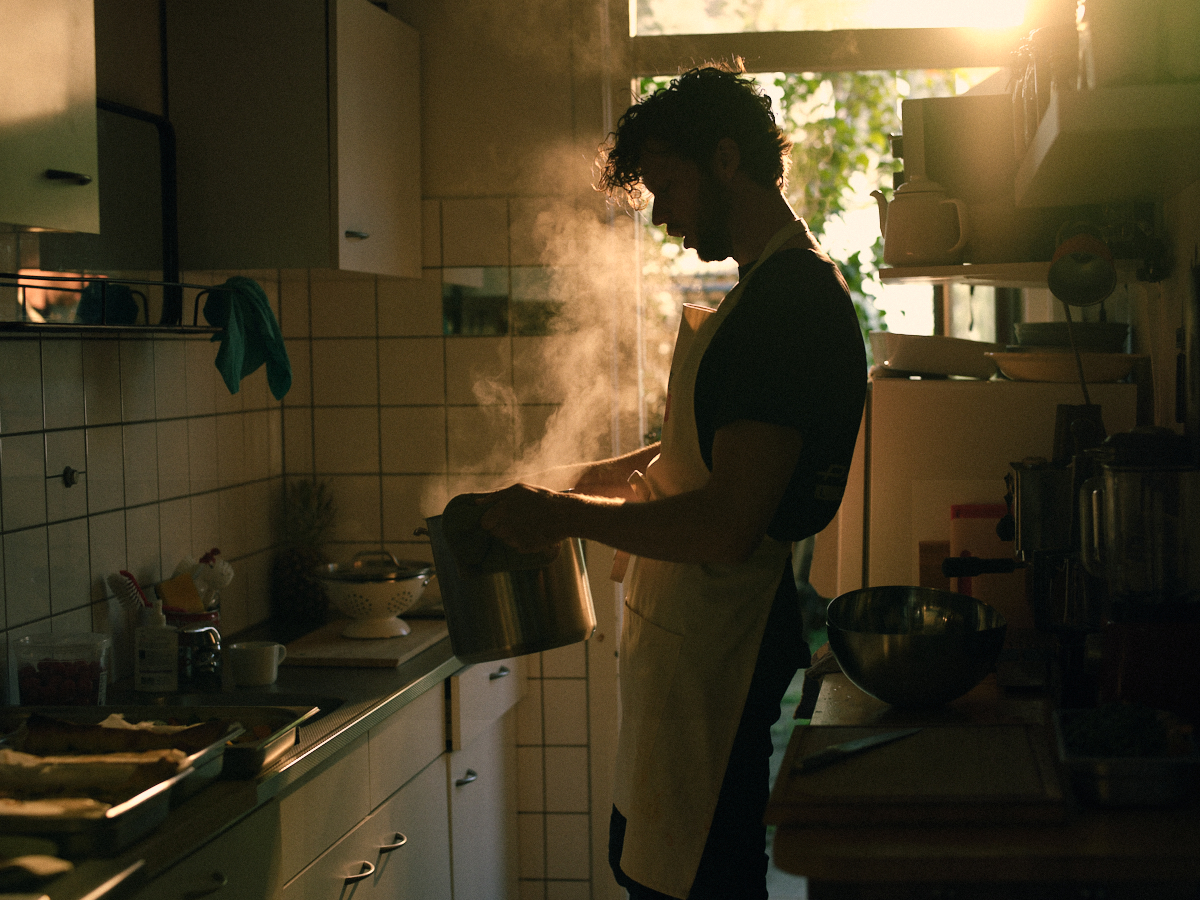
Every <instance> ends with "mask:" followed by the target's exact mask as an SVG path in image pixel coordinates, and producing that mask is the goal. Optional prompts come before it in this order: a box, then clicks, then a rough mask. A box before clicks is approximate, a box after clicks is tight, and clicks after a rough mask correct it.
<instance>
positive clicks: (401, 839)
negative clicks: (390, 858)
mask: <svg viewBox="0 0 1200 900" xmlns="http://www.w3.org/2000/svg"><path fill="white" fill-rule="evenodd" d="M392 840H394V841H395V842H396V843H394V844H384V845H383V846H382V847H380V848H379V852H380V853H391V852H392V851H393V850H399V849H400V848H401V847H403V846H404V845H405V844H407V843H408V838H407V837H406V836H405V835H403V834H401V833H400V832H398V831H397V832H396V836H395V837H394V838H392Z"/></svg>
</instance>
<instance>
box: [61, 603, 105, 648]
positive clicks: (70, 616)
mask: <svg viewBox="0 0 1200 900" xmlns="http://www.w3.org/2000/svg"><path fill="white" fill-rule="evenodd" d="M91 630H92V611H91V609H90V608H89V607H87V606H82V607H80V608H79V609H72V610H69V611H68V612H65V613H62V614H61V615H56V616H51V618H50V632H51V633H52V634H86V633H87V632H89V631H91ZM110 652H111V651H110Z"/></svg>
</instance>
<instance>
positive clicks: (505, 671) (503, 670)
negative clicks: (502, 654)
mask: <svg viewBox="0 0 1200 900" xmlns="http://www.w3.org/2000/svg"><path fill="white" fill-rule="evenodd" d="M511 674H512V671H511V670H510V669H509V668H508V666H501V667H500V668H499V669H497V670H496V671H495V672H493V673H492V674H491V675H489V676H488V681H495V680H496V679H497V678H505V677H507V676H509V675H511Z"/></svg>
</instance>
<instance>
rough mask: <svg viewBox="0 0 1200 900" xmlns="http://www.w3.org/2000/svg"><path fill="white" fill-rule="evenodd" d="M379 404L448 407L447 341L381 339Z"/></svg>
mask: <svg viewBox="0 0 1200 900" xmlns="http://www.w3.org/2000/svg"><path fill="white" fill-rule="evenodd" d="M379 402H380V403H383V404H384V405H401V406H403V405H413V406H415V405H417V404H422V403H437V404H442V403H445V402H446V353H445V339H443V338H441V337H436V338H381V339H380V341H379Z"/></svg>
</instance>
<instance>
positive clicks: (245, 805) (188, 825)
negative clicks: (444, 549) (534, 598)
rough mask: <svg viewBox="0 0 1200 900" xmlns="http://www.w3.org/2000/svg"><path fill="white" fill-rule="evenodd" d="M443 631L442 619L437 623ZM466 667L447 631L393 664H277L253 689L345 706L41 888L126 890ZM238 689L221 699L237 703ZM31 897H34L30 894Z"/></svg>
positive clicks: (78, 896)
mask: <svg viewBox="0 0 1200 900" xmlns="http://www.w3.org/2000/svg"><path fill="white" fill-rule="evenodd" d="M441 627H442V628H443V629H444V628H445V625H444V623H442V625H441ZM463 668H464V664H463V663H461V662H460V661H459V660H458V659H457V658H456V657H455V656H454V654H453V652H452V650H451V648H450V638H449V634H448V633H445V634H444V635H443V636H442V637H441V638H440V639H439V640H437V641H436V642H435V643H434V644H432V645H431V646H430V647H428V648H427V649H426V650H423V651H422V652H421V653H419V654H418V655H416V656H415V657H413V658H412V659H411V660H408V661H407V662H404V663H403V664H401V665H400V666H398V667H396V668H392V669H372V668H332V667H302V666H282V667H281V668H280V670H279V679H278V681H276V683H275V684H274V685H272V686H270V687H268V688H255V689H254V693H255V694H258V695H261V694H262V692H264V691H266V692H272V693H276V694H278V695H279V696H280V698H281V703H282V704H284V705H290V704H287V703H286V700H287V699H288V698H289V697H295V696H298V695H307V696H319V697H336V698H339V699H341V700H342V704H341V705H340V706H339V707H337V708H336V709H334V710H332V711H330V712H329V713H327V714H325V715H322V716H321V717H320V718H318V719H316V720H315V721H313V722H312V723H311V724H306V725H302V726H301V727H300V729H299V740H298V742H297V744H296V746H295V747H294V748H292V749H291V750H289V751H288V752H287V753H286V754H285V755H284V756H282V757H280V759H278V760H277V761H276V762H275V763H274V764H272V765H271V766H270V767H269V768H267V769H264V770H263V771H262V772H261V773H260V774H259V775H258V776H257V777H255V778H253V779H246V780H229V779H221V778H219V779H217V780H216V781H214V782H212V783H211V784H209V785H207V786H206V787H204V788H203V789H202V790H200V791H199V792H198V793H197V794H196V795H195V796H193V797H191V798H189V799H187V800H186V801H184V802H183V803H182V804H180V805H179V806H178V807H177V808H175V809H173V810H172V811H171V813H170V815H169V816H168V818H167V820H166V821H165V822H164V823H163V824H162V825H161V826H160V827H159V828H157V829H156V830H155V831H153V832H151V833H150V834H149V835H147V836H146V837H145V838H143V839H142V840H140V841H139V842H137V843H136V844H134V845H132V846H131V847H128V848H127V849H126V850H124V851H123V852H121V853H120V854H118V855H117V856H114V857H111V858H107V859H89V860H84V861H76V865H75V868H74V869H73V870H72V871H70V872H68V873H66V874H65V875H62V876H60V877H59V878H57V879H55V880H54V881H52V882H50V883H49V884H47V885H44V886H43V887H42V890H43V891H44V893H45V894H46V895H47V896H48V897H49V898H50V900H101V898H110V897H111V898H116V897H121V896H125V895H126V894H127V893H129V892H132V891H133V890H136V888H137V887H138V886H139V885H141V884H144V883H145V882H146V881H148V880H150V879H152V878H154V877H156V876H157V875H159V874H161V873H162V872H164V871H166V870H167V869H169V868H170V867H171V866H172V865H174V864H175V863H176V862H178V861H179V860H181V859H183V858H184V857H186V856H188V855H189V854H191V853H192V852H193V851H195V850H197V849H199V848H200V847H201V846H203V845H204V844H205V843H207V842H208V841H210V840H211V839H212V838H214V837H216V836H217V835H218V834H220V833H221V832H222V831H224V830H226V829H227V828H229V827H230V826H232V825H233V824H235V823H236V822H237V821H239V820H240V819H242V818H244V817H245V816H247V815H249V814H250V813H251V812H253V811H254V810H255V809H256V808H258V807H259V806H260V805H262V804H263V803H266V802H267V801H268V800H270V799H271V798H272V797H275V796H277V795H278V794H280V793H281V792H283V791H285V790H286V789H288V788H289V787H291V786H292V785H294V784H296V783H297V782H299V781H301V780H302V779H304V777H305V776H306V775H308V774H309V773H311V772H313V771H314V770H315V769H318V768H320V767H321V766H323V765H324V764H325V763H327V762H329V761H330V760H332V759H333V758H335V757H336V756H337V755H338V754H339V753H340V751H342V750H343V749H345V748H346V747H348V746H349V745H350V744H351V743H353V742H354V741H356V740H357V739H358V738H360V737H361V736H363V735H364V734H366V733H367V731H368V730H369V729H370V728H371V727H372V726H374V725H377V724H379V723H380V722H382V721H383V720H385V719H387V718H388V717H389V716H391V715H393V714H394V713H396V712H397V711H398V710H399V709H401V708H402V707H404V706H405V705H407V704H408V703H410V702H412V701H413V700H414V699H416V698H417V697H419V696H421V695H422V694H423V693H425V692H426V691H427V690H430V689H434V688H436V687H437V686H438V685H440V684H441V683H442V682H443V681H444V680H445V679H446V678H448V677H450V676H451V675H453V674H455V673H456V672H458V671H460V670H461V669H463ZM238 694H239V691H238V690H237V689H236V688H228V689H226V690H223V691H222V692H221V697H220V699H221V700H222V701H227V702H228V703H229V704H230V705H236V704H237V702H238V700H237V697H238ZM34 896H37V895H36V894H34Z"/></svg>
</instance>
